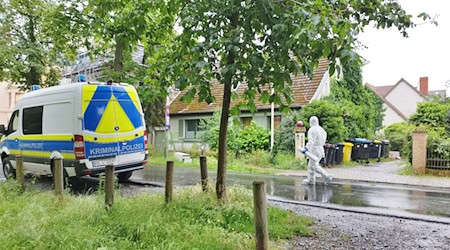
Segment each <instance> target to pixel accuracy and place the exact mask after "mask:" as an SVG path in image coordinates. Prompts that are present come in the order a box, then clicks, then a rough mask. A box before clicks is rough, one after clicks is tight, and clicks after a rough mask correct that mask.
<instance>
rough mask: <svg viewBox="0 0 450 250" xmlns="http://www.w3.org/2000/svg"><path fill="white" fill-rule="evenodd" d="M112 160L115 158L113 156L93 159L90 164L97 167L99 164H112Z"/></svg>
mask: <svg viewBox="0 0 450 250" xmlns="http://www.w3.org/2000/svg"><path fill="white" fill-rule="evenodd" d="M114 160H115V159H114V158H108V159H101V160H94V161H92V166H93V167H99V166H106V165H112V164H114Z"/></svg>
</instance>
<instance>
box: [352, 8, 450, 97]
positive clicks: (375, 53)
mask: <svg viewBox="0 0 450 250" xmlns="http://www.w3.org/2000/svg"><path fill="white" fill-rule="evenodd" d="M399 2H400V4H401V5H402V7H403V8H404V9H405V10H406V11H407V12H408V13H410V14H412V15H413V16H417V14H418V13H420V12H426V13H428V14H429V15H430V16H434V15H436V14H438V15H439V17H438V18H437V21H438V23H439V25H438V26H434V25H432V24H423V25H419V26H417V27H415V28H413V29H410V30H409V31H408V34H409V38H403V36H402V35H401V34H400V33H399V32H398V30H396V29H392V30H376V29H372V28H369V29H367V30H366V31H365V32H364V33H363V34H361V36H360V41H361V42H363V43H364V44H365V45H366V46H367V47H368V48H367V49H364V50H360V51H359V53H360V55H362V56H363V57H364V58H365V59H366V60H368V61H369V63H368V65H366V66H365V67H364V69H363V76H364V82H367V83H370V84H373V85H376V86H382V85H393V84H396V83H397V82H398V81H399V80H400V78H402V77H403V78H404V79H405V80H407V81H408V82H409V83H411V84H412V85H413V86H416V85H417V84H418V82H419V77H421V76H428V77H429V89H430V90H437V89H444V88H445V87H444V84H445V81H447V80H450V1H449V0H399ZM419 22H420V21H419ZM448 92H449V91H447V93H448Z"/></svg>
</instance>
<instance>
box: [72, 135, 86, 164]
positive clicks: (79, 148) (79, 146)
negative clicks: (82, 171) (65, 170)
mask: <svg viewBox="0 0 450 250" xmlns="http://www.w3.org/2000/svg"><path fill="white" fill-rule="evenodd" d="M73 148H74V151H75V158H76V159H77V160H81V159H84V158H85V155H84V140H83V136H82V135H75V142H74V144H73Z"/></svg>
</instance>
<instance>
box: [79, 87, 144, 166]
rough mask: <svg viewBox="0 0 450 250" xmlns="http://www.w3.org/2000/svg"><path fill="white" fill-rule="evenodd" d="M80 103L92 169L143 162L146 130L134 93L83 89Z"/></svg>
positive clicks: (121, 89)
mask: <svg viewBox="0 0 450 250" xmlns="http://www.w3.org/2000/svg"><path fill="white" fill-rule="evenodd" d="M82 99H83V107H82V108H83V137H84V142H85V152H86V158H87V159H90V160H94V159H95V161H93V162H92V163H93V167H97V166H104V165H107V164H114V165H123V164H125V163H129V162H138V161H143V160H144V157H145V151H144V150H145V149H144V148H145V145H144V136H143V135H144V130H145V126H144V123H143V118H142V111H141V107H140V103H139V99H138V96H137V93H136V91H135V89H134V88H133V87H131V86H118V85H84V86H83V92H82ZM141 155H143V156H141ZM141 158H142V159H141Z"/></svg>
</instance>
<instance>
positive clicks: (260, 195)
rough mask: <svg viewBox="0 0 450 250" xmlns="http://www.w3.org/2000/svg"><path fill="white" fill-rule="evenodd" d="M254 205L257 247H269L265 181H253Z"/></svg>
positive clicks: (263, 248)
mask: <svg viewBox="0 0 450 250" xmlns="http://www.w3.org/2000/svg"><path fill="white" fill-rule="evenodd" d="M253 205H254V208H255V229H256V237H255V238H256V249H257V250H266V249H269V247H268V241H269V228H268V225H267V200H266V190H265V184H264V181H254V182H253Z"/></svg>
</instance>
